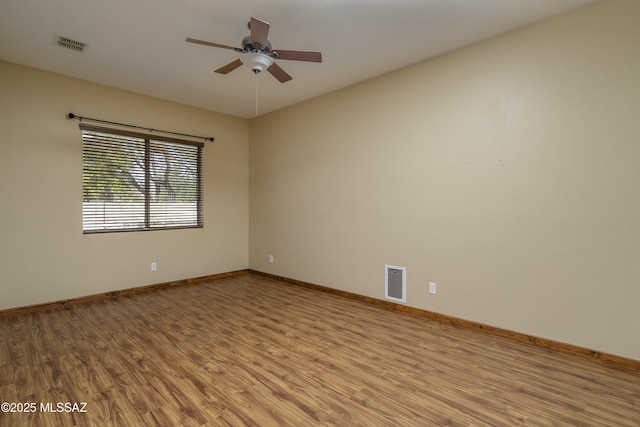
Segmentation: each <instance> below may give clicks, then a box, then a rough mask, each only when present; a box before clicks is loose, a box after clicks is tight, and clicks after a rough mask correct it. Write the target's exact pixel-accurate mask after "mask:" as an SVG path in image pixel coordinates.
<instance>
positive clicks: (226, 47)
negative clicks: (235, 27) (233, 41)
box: [185, 37, 242, 51]
mask: <svg viewBox="0 0 640 427" xmlns="http://www.w3.org/2000/svg"><path fill="white" fill-rule="evenodd" d="M185 41H186V42H188V43H196V44H203V45H205V46H213V47H221V48H222V49H231V50H235V51H237V50H242V49H239V48H236V47H233V46H227V45H226V44H218V43H212V42H207V41H204V40H198V39H192V38H191V37H187V39H186V40H185Z"/></svg>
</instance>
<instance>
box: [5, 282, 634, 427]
mask: <svg viewBox="0 0 640 427" xmlns="http://www.w3.org/2000/svg"><path fill="white" fill-rule="evenodd" d="M0 343H2V344H1V347H0V400H2V401H15V402H23V403H24V402H35V403H37V404H38V405H40V403H41V402H42V403H47V402H53V404H54V405H55V403H57V402H87V408H86V409H87V412H86V413H47V412H42V411H38V412H35V413H0V425H1V426H3V427H4V426H23V425H45V426H47V425H51V426H62V425H64V426H67V425H71V426H105V425H107V426H110V425H113V426H119V425H136V426H137V425H158V426H160V425H163V426H164V425H193V426H289V425H291V426H301V425H304V426H398V425H403V426H442V425H451V426H519V425H520V426H524V425H527V426H558V425H571V426H576V425H585V426H636V427H637V426H639V425H640V373H638V372H636V371H630V370H629V371H628V370H623V369H619V368H615V367H610V366H606V365H603V364H599V363H596V362H593V361H590V360H587V359H582V358H576V357H572V356H571V355H567V354H563V353H557V352H554V351H551V350H548V349H543V348H539V347H535V346H533V345H531V344H527V343H521V342H515V341H512V340H509V339H507V338H501V337H499V336H492V335H487V334H483V333H479V332H477V331H474V330H470V329H465V328H460V327H457V326H454V325H447V324H443V323H439V322H436V321H433V320H430V319H427V318H425V317H420V316H415V315H413V314H410V313H406V312H402V311H389V310H385V309H382V308H380V307H378V306H374V305H370V304H366V303H363V302H360V301H354V300H350V299H346V298H344V297H342V296H339V295H334V294H329V293H323V292H319V291H317V290H314V289H309V288H304V287H301V286H293V285H290V284H286V283H282V282H277V281H274V280H271V279H269V278H265V277H261V276H257V275H241V276H231V277H222V278H219V279H216V280H213V281H210V282H202V283H197V284H190V285H183V286H176V287H163V288H162V289H149V290H148V291H145V292H136V293H128V294H123V295H119V296H118V297H113V298H103V299H95V300H90V301H86V302H78V303H75V304H71V305H59V306H56V305H52V306H51V307H50V308H48V309H46V310H40V311H35V310H34V311H23V312H16V313H13V314H11V315H7V316H2V317H0Z"/></svg>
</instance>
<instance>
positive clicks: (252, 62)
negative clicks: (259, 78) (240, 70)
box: [240, 52, 273, 74]
mask: <svg viewBox="0 0 640 427" xmlns="http://www.w3.org/2000/svg"><path fill="white" fill-rule="evenodd" d="M240 61H242V63H243V64H244V66H245V67H247V68H248V69H250V70H251V71H253V73H254V74H258V73H261V72H262V71H264V70H266V69H268V68H269V67H271V65H272V64H273V59H271V57H269V56H267V55H265V54H264V53H260V52H249V53H246V54H244V55H243V56H242V58H240Z"/></svg>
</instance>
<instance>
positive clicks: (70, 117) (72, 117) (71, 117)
mask: <svg viewBox="0 0 640 427" xmlns="http://www.w3.org/2000/svg"><path fill="white" fill-rule="evenodd" d="M75 118H76V115H75V114H73V113H69V114H67V119H69V120H71V119H75Z"/></svg>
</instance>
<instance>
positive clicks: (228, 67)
mask: <svg viewBox="0 0 640 427" xmlns="http://www.w3.org/2000/svg"><path fill="white" fill-rule="evenodd" d="M241 65H242V61H240V60H239V59H236V60H235V61H233V62H231V63H229V64H227V65H225V66H224V67H220V68H218V69H217V70H216V73H218V74H229V73H230V72H232V71H233V70H235V69H236V68H238V67H239V66H241Z"/></svg>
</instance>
